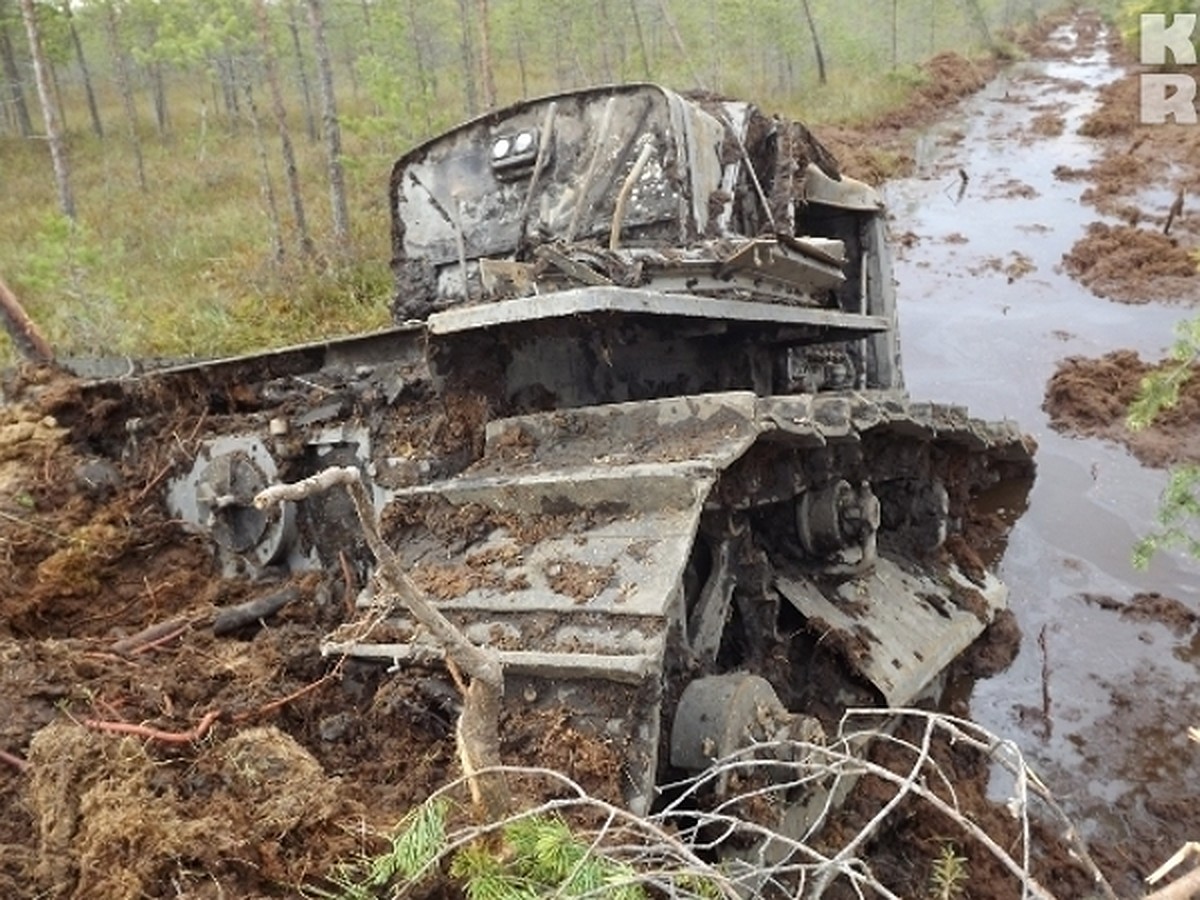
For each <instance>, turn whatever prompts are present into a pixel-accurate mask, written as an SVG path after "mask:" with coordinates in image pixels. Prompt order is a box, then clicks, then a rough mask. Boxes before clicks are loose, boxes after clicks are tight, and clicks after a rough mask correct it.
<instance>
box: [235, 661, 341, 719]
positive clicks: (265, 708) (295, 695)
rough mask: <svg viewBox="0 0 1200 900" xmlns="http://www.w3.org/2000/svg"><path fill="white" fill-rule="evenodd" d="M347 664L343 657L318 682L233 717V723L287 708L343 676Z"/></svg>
mask: <svg viewBox="0 0 1200 900" xmlns="http://www.w3.org/2000/svg"><path fill="white" fill-rule="evenodd" d="M345 664H346V657H345V656H343V657H342V658H341V659H339V660H338V661H337V665H335V666H334V667H333V668H332V669H330V670H329V671H328V672H326V673H325V674H324V675H322V676H321V677H320V678H318V679H317V680H316V681H314V682H312V683H311V684H306V685H305V686H304V687H302V688H300V689H299V690H295V691H292V692H291V693H290V694H288V695H287V696H286V697H280V698H279V699H278V700H272V701H271V702H270V703H264V704H263V705H262V706H260V707H259V708H258V709H256V710H253V711H251V712H244V713H238V714H237V715H236V716H234V717H233V721H235V722H245V721H247V720H248V719H257V718H260V717H261V716H265V715H267V714H268V713H272V712H274V711H275V710H277V709H279V708H281V707H283V706H287V704H289V703H291V702H293V701H294V700H299V699H300V698H301V697H303V696H305V695H306V694H311V693H312V692H313V691H315V690H316V689H317V688H319V687H320V686H321V685H323V684H325V682H327V681H332V680H333V679H334V678H337V677H338V676H339V675H341V674H342V667H343V666H344V665H345Z"/></svg>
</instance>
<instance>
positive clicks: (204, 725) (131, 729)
mask: <svg viewBox="0 0 1200 900" xmlns="http://www.w3.org/2000/svg"><path fill="white" fill-rule="evenodd" d="M219 718H221V711H220V710H219V709H214V710H213V711H212V712H210V713H206V714H205V715H204V718H202V719H201V720H200V721H199V722H197V723H196V727H195V728H193V729H192V730H191V731H163V730H161V729H159V728H151V727H150V726H149V725H139V724H137V723H134V722H108V721H104V720H101V719H84V720H83V724H84V727H86V728H91V729H92V730H93V731H109V732H112V733H114V734H131V735H133V736H134V737H143V738H146V739H147V740H151V741H162V742H163V743H164V744H190V743H192V742H193V741H198V740H200V739H201V738H203V737H204V736H205V735H206V734H208V730H209V729H210V728H212V726H213V723H214V722H216V721H217V719H219Z"/></svg>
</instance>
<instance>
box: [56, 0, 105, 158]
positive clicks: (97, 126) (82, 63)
mask: <svg viewBox="0 0 1200 900" xmlns="http://www.w3.org/2000/svg"><path fill="white" fill-rule="evenodd" d="M62 12H63V16H64V17H65V18H66V20H67V27H68V28H69V29H70V33H71V45H72V46H73V47H74V48H75V60H76V62H78V63H79V71H80V73H81V74H82V75H83V90H84V93H85V94H86V95H87V106H88V113H89V114H90V115H91V117H92V133H93V134H94V135H96V137H98V138H102V137H104V125H103V124H101V122H100V109H99V107H97V106H96V92H95V90H93V88H92V73H91V71H90V70H89V69H88V64H87V57H85V56H84V55H83V42H82V41H80V40H79V31H78V29H76V27H75V16H74V15H73V14H72V13H71V0H63V4H62Z"/></svg>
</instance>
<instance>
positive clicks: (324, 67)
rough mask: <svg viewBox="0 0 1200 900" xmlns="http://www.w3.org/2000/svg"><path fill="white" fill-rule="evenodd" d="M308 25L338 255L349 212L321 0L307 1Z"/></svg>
mask: <svg viewBox="0 0 1200 900" xmlns="http://www.w3.org/2000/svg"><path fill="white" fill-rule="evenodd" d="M308 24H309V26H310V27H311V28H312V33H313V44H314V46H315V47H316V50H317V73H318V75H319V78H318V83H319V85H320V88H321V125H322V127H323V128H324V130H325V151H326V154H327V156H328V160H327V165H328V168H329V202H330V206H331V207H332V209H333V238H334V241H335V243H336V244H337V248H338V252H339V253H343V254H344V253H345V252H346V250H347V247H348V245H349V242H350V213H349V211H348V210H347V206H346V175H345V172H344V171H343V169H342V129H341V125H340V124H339V123H338V114H337V97H336V95H335V94H334V92H333V60H332V59H331V58H330V55H329V43H328V41H326V39H325V16H324V14H323V12H322V10H321V0H308Z"/></svg>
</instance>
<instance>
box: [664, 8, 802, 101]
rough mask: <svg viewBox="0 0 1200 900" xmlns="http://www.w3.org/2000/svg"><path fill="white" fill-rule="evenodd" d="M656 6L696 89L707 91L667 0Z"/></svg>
mask: <svg viewBox="0 0 1200 900" xmlns="http://www.w3.org/2000/svg"><path fill="white" fill-rule="evenodd" d="M804 3H805V6H807V5H808V0H804ZM658 8H659V10H661V12H662V17H663V21H664V22H665V23H666V25H667V30H668V31H669V32H670V33H671V40H672V41H673V42H674V44H675V49H676V50H678V51H679V56H680V57H681V58H682V59H683V64H684V65H685V66H687V69H688V72H689V73H690V74H691V76H692V80H693V81H694V82H695V83H696V90H698V91H707V90H708V88H707V87H706V86H705V84H704V79H703V78H701V77H700V73H699V72H697V71H696V67H695V66H693V65H692V58H691V56H689V55H688V52H687V47H686V46H684V43H683V35H681V34H680V33H679V29H678V28H677V27H676V25H675V19H674V18H673V17H672V16H671V10H670V8H669V7H668V6H667V0H658Z"/></svg>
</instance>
